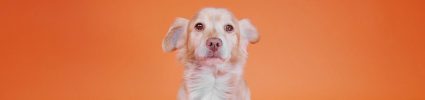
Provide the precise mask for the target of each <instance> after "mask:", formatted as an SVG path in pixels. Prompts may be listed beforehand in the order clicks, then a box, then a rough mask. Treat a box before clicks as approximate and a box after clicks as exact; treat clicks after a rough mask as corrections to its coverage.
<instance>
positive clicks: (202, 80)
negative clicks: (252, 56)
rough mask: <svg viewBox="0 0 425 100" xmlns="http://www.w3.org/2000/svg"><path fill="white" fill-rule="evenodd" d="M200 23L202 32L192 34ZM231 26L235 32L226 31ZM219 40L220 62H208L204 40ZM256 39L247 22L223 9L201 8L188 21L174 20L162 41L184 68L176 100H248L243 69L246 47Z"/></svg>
mask: <svg viewBox="0 0 425 100" xmlns="http://www.w3.org/2000/svg"><path fill="white" fill-rule="evenodd" d="M196 23H202V24H203V25H204V27H205V29H204V30H202V31H199V30H195V29H194V26H195V25H196ZM225 25H232V26H233V27H234V31H232V32H228V31H225V29H224V26H225ZM212 37H215V38H219V39H221V40H222V42H223V44H222V47H221V48H220V49H219V50H218V51H217V52H218V54H217V55H218V56H219V58H208V57H207V55H208V52H211V51H209V49H208V48H207V46H206V45H205V44H206V40H207V39H208V38H212ZM258 40H259V35H258V33H257V30H256V28H255V27H254V26H253V25H252V24H251V23H250V22H249V21H248V20H247V19H243V20H237V19H236V18H235V17H234V16H233V14H232V13H231V12H229V11H228V10H226V9H223V8H204V9H202V10H201V11H199V13H197V14H196V15H195V16H194V17H193V18H192V19H191V20H188V19H185V18H177V19H176V21H175V22H174V24H172V25H171V27H170V29H169V31H168V33H167V36H166V37H165V38H164V41H163V49H164V51H165V52H171V51H175V50H177V57H178V60H179V61H180V62H181V63H183V64H184V66H185V68H184V77H183V80H184V81H183V83H182V85H181V87H180V90H179V93H178V99H179V100H250V92H249V89H248V87H247V85H246V83H245V80H244V79H243V69H244V68H243V67H244V64H245V62H246V59H247V56H248V53H247V50H246V49H247V46H248V43H256V42H257V41H258Z"/></svg>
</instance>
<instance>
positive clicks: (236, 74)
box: [184, 63, 243, 100]
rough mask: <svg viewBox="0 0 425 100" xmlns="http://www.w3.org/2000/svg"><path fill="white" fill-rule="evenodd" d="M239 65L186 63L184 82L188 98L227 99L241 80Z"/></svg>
mask: <svg viewBox="0 0 425 100" xmlns="http://www.w3.org/2000/svg"><path fill="white" fill-rule="evenodd" d="M242 67H243V66H242V65H241V64H229V63H224V64H216V65H200V64H194V63H187V64H186V66H185V72H184V75H185V76H184V80H185V85H186V87H187V89H188V90H187V91H188V94H189V96H190V97H189V98H193V99H195V100H203V99H204V98H215V99H213V100H223V99H229V98H228V97H231V95H233V94H234V93H235V92H236V89H238V88H239V87H238V86H239V85H238V84H240V82H242V81H243V79H242Z"/></svg>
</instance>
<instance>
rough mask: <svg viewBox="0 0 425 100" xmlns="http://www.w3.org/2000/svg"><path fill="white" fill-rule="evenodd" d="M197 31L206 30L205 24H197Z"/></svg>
mask: <svg viewBox="0 0 425 100" xmlns="http://www.w3.org/2000/svg"><path fill="white" fill-rule="evenodd" d="M195 29H196V30H198V31H202V30H204V24H202V23H196V24H195Z"/></svg>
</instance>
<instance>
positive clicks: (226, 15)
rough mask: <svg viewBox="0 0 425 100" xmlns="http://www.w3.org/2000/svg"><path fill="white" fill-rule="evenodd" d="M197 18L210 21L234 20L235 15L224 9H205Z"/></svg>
mask: <svg viewBox="0 0 425 100" xmlns="http://www.w3.org/2000/svg"><path fill="white" fill-rule="evenodd" d="M195 18H206V19H208V20H232V19H233V18H234V17H233V14H232V13H231V12H230V11H228V10H226V9H224V8H204V9H202V10H201V11H199V13H198V14H197V15H196V16H195Z"/></svg>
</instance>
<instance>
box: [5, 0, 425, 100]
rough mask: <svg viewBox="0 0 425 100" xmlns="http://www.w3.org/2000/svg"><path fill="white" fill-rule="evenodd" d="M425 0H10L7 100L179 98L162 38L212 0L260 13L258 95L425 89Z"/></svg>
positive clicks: (283, 97)
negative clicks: (181, 19)
mask: <svg viewBox="0 0 425 100" xmlns="http://www.w3.org/2000/svg"><path fill="white" fill-rule="evenodd" d="M424 4H425V2H424V1H423V0H417V1H406V0H399V1H388V0H382V1H375V0H351V1H348V0H291V1H287V0H276V1H263V0H257V1H250V0H241V1H233V0H222V1H221V0H220V1H217V0H191V1H185V0H170V1H154V0H152V1H143V0H116V1H109V0H98V1H95V0H63V1H62V0H34V1H30V0H28V1H22V0H2V1H0V25H1V26H0V44H1V45H0V51H1V53H0V57H1V60H0V61H1V63H0V99H1V100H173V99H175V98H176V94H177V90H178V87H179V84H180V82H181V79H182V73H183V72H182V71H183V67H182V65H181V64H179V63H178V62H177V60H176V59H175V53H163V52H162V49H161V41H162V38H163V37H164V36H165V33H166V32H167V29H168V27H169V25H171V23H172V22H173V21H174V19H175V18H176V17H185V18H190V17H191V16H192V15H194V14H195V13H196V12H197V11H198V10H199V9H200V8H202V7H206V6H214V7H225V8H228V9H229V10H231V11H232V12H234V14H235V15H236V16H237V17H238V18H249V19H251V21H252V22H253V23H254V25H256V26H257V28H258V30H259V32H260V34H261V40H260V42H259V43H258V44H255V45H251V46H250V47H249V53H250V58H249V60H248V63H247V66H246V71H245V73H246V76H245V77H246V79H247V82H248V84H249V86H250V88H251V91H252V98H253V100H425V6H424Z"/></svg>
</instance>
